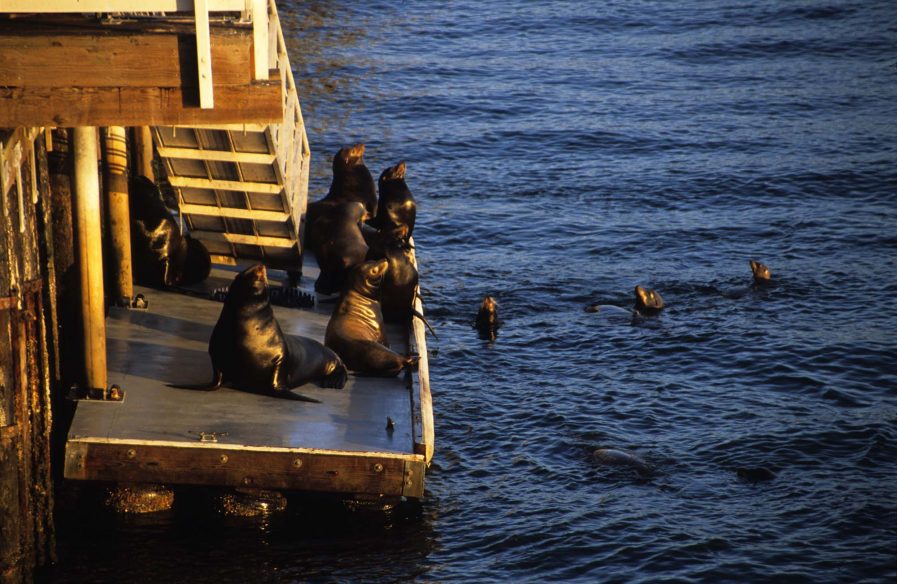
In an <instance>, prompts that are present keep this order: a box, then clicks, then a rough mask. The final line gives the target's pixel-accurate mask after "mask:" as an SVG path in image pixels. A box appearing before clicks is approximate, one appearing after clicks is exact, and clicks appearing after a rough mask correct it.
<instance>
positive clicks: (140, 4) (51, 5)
mask: <svg viewBox="0 0 897 584" xmlns="http://www.w3.org/2000/svg"><path fill="white" fill-rule="evenodd" d="M207 2H208V4H209V10H211V11H213V12H239V11H241V10H243V8H244V7H245V5H246V0H207ZM192 10H193V0H41V1H40V2H35V1H34V0H3V4H2V5H0V12H26V13H32V12H37V13H42V14H60V13H64V12H191V11H192Z"/></svg>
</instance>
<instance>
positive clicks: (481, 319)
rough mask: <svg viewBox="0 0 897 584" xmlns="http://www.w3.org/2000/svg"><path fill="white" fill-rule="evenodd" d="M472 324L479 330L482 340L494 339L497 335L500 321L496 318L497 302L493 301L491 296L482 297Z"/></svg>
mask: <svg viewBox="0 0 897 584" xmlns="http://www.w3.org/2000/svg"><path fill="white" fill-rule="evenodd" d="M473 326H474V328H476V329H477V331H479V333H480V338H481V339H483V340H484V341H494V340H495V339H496V337H498V328H499V327H500V326H501V321H500V320H499V318H498V302H496V301H495V298H493V297H492V296H486V297H484V298H483V302H482V303H481V304H480V309H479V310H478V311H477V318H476V321H475V322H474V325H473Z"/></svg>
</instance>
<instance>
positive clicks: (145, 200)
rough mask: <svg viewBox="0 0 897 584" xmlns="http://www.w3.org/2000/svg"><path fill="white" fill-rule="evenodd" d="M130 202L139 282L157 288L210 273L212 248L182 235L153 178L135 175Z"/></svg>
mask: <svg viewBox="0 0 897 584" xmlns="http://www.w3.org/2000/svg"><path fill="white" fill-rule="evenodd" d="M129 202H130V211H131V255H132V265H133V268H134V279H135V281H136V282H137V283H138V284H141V285H143V286H151V287H156V288H158V287H160V286H178V285H189V284H196V283H198V282H202V281H203V280H205V279H206V278H207V277H208V276H209V271H210V270H211V268H212V262H211V260H210V258H209V251H208V250H207V249H206V247H205V246H204V245H203V244H202V242H200V241H198V240H196V239H193V238H192V237H190V236H189V235H181V231H180V229H178V225H177V223H175V221H174V219H173V218H172V216H171V213H170V212H169V211H168V208H167V207H166V206H165V203H163V202H162V195H161V193H160V192H159V189H158V187H156V185H155V184H153V182H152V181H151V180H149V179H148V178H146V177H145V176H139V177H137V178H136V179H134V180H133V181H132V182H131V189H130V196H129Z"/></svg>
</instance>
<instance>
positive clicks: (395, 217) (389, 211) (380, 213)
mask: <svg viewBox="0 0 897 584" xmlns="http://www.w3.org/2000/svg"><path fill="white" fill-rule="evenodd" d="M377 186H378V188H379V191H380V200H379V202H378V204H377V215H376V217H374V220H373V221H372V224H373V225H374V226H375V227H377V228H378V229H379V230H380V231H382V232H384V233H386V234H389V235H391V236H392V237H395V238H397V239H400V240H402V241H404V242H407V241H408V240H409V239H410V238H411V234H412V232H413V231H414V220H415V218H416V217H417V203H416V202H415V201H414V196H413V195H412V194H411V191H410V190H409V189H408V185H407V184H405V161H404V160H403V161H401V162H399V163H398V164H396V165H395V166H390V167H389V168H387V169H386V170H384V171H383V172H382V173H381V174H380V179H379V181H378V183H377Z"/></svg>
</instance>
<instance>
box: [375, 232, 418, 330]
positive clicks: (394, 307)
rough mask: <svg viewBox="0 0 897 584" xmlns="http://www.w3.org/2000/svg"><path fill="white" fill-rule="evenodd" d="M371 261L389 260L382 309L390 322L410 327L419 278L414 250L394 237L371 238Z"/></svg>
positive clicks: (382, 294)
mask: <svg viewBox="0 0 897 584" xmlns="http://www.w3.org/2000/svg"><path fill="white" fill-rule="evenodd" d="M370 242H371V245H370V248H369V249H368V255H367V259H368V260H379V259H386V261H388V262H389V268H388V269H387V270H386V275H385V276H384V277H383V282H381V284H380V308H381V310H382V311H383V318H384V319H385V320H386V321H388V322H398V323H404V324H407V323H409V322H410V321H411V318H412V317H413V316H414V314H415V312H416V311H415V310H414V295H415V293H416V291H417V284H418V281H419V279H420V276H419V274H418V272H417V268H416V267H415V266H414V256H413V254H412V251H411V248H410V247H409V246H408V245H407V244H405V243H402V242H401V241H400V240H398V239H395V238H394V237H392V235H387V234H384V233H383V232H382V231H381V232H379V236H378V237H374V238H371V240H370Z"/></svg>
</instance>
